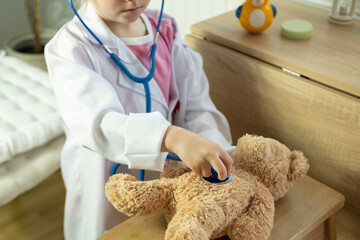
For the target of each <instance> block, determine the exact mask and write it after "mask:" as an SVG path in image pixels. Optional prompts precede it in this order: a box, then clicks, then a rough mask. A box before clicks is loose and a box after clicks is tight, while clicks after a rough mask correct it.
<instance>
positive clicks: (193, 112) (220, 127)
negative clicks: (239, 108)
mask: <svg viewBox="0 0 360 240" xmlns="http://www.w3.org/2000/svg"><path fill="white" fill-rule="evenodd" d="M173 56H174V59H173V64H174V68H175V76H176V78H177V79H183V80H184V81H186V83H185V88H186V90H185V91H186V92H187V96H186V101H187V102H186V104H183V105H185V106H186V109H185V114H184V115H185V121H184V127H185V128H186V129H189V130H191V131H193V132H196V133H198V134H199V135H202V136H204V137H206V138H208V139H210V140H212V141H214V142H216V143H218V144H219V145H220V146H222V147H223V148H224V149H225V150H227V151H228V152H229V153H231V152H232V151H233V150H234V146H231V143H232V139H231V134H230V128H229V124H228V122H227V120H226V118H225V117H224V115H223V114H222V113H221V112H220V111H218V110H217V109H216V107H215V105H214V103H213V102H212V100H211V99H210V95H209V83H208V80H207V77H206V75H205V73H204V71H203V61H202V57H201V56H200V54H198V53H197V52H195V51H193V50H191V49H190V48H188V47H187V46H186V44H185V43H184V42H183V41H182V39H181V37H180V36H177V37H176V39H175V43H174V46H173ZM184 69H186V71H184Z"/></svg>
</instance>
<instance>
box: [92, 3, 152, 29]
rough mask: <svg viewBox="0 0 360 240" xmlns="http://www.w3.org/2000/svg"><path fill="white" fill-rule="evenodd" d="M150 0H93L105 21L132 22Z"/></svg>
mask: <svg viewBox="0 0 360 240" xmlns="http://www.w3.org/2000/svg"><path fill="white" fill-rule="evenodd" d="M149 2H150V0H92V3H93V4H94V6H95V8H96V10H97V13H98V14H99V15H100V17H101V18H103V19H104V20H105V21H108V22H113V23H125V24H126V23H132V22H134V21H136V20H137V19H138V18H139V16H140V14H141V13H142V12H143V11H144V10H145V9H146V7H147V6H148V4H149Z"/></svg>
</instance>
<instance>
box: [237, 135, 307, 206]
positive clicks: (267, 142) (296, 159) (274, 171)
mask: <svg viewBox="0 0 360 240" xmlns="http://www.w3.org/2000/svg"><path fill="white" fill-rule="evenodd" d="M232 158H233V160H234V165H233V170H232V172H233V173H234V174H236V172H237V171H242V170H244V171H246V172H249V173H250V174H252V175H254V176H255V177H256V178H257V179H258V180H259V181H260V182H262V183H263V184H264V185H265V186H266V187H267V188H268V189H269V191H270V193H271V194H272V195H273V197H274V199H275V200H276V199H278V198H280V197H283V196H284V195H285V193H286V192H287V191H288V190H289V189H290V188H291V187H292V186H293V185H294V183H295V181H296V180H297V179H299V178H301V177H303V176H304V175H306V173H307V171H308V169H309V164H308V160H307V159H306V158H305V157H304V155H303V153H302V152H300V151H290V150H289V149H288V148H287V147H286V146H285V145H284V144H282V143H280V142H278V141H276V140H274V139H270V138H264V137H261V136H253V135H245V136H243V137H241V138H239V140H238V143H237V148H236V150H235V151H234V152H233V154H232Z"/></svg>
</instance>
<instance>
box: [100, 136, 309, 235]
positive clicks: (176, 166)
mask: <svg viewBox="0 0 360 240" xmlns="http://www.w3.org/2000/svg"><path fill="white" fill-rule="evenodd" d="M232 157H233V160H234V165H233V169H232V177H231V180H230V181H229V182H227V183H223V184H212V183H208V182H206V181H204V180H203V179H202V178H201V177H200V176H198V175H196V174H195V173H193V172H190V171H189V170H188V169H187V168H186V166H185V165H184V164H183V163H182V162H176V161H169V162H166V165H165V168H164V173H163V174H162V178H161V179H158V180H153V181H147V182H139V181H137V180H136V179H135V178H134V177H132V176H130V175H126V174H117V175H114V176H112V177H111V178H110V179H109V181H108V183H107V184H106V190H105V192H106V196H107V197H108V199H109V201H110V202H111V203H112V204H113V205H114V207H115V208H116V209H118V210H119V211H121V212H123V213H125V214H127V215H129V216H138V215H146V214H151V213H155V212H158V211H160V210H162V209H165V210H166V220H167V221H168V228H167V230H166V235H165V239H166V240H170V239H171V240H177V239H178V240H190V239H191V240H208V239H214V238H217V237H221V236H224V235H226V234H228V236H229V237H230V239H232V240H237V239H239V240H240V239H241V240H244V239H249V240H253V239H257V240H261V239H268V237H269V236H270V232H271V229H272V227H273V219H274V211H275V207H274V201H275V200H276V199H278V198H280V197H282V196H284V194H285V193H286V192H287V191H288V189H289V188H290V187H292V186H293V184H294V182H295V181H296V180H298V179H299V178H301V177H302V176H304V175H305V174H306V173H307V170H308V168H309V164H308V162H307V159H306V158H305V157H304V156H303V154H302V153H301V152H299V151H293V152H291V151H290V150H289V149H288V148H287V147H286V146H285V145H283V144H281V143H279V142H278V141H276V140H274V139H270V138H264V137H259V136H251V135H245V136H243V137H242V138H240V139H239V140H238V144H237V148H236V150H235V152H234V153H233V154H232Z"/></svg>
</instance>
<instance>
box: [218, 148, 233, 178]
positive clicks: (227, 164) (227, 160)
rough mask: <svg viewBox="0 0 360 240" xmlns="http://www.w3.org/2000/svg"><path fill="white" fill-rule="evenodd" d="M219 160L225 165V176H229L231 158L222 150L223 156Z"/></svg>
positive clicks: (231, 163)
mask: <svg viewBox="0 0 360 240" xmlns="http://www.w3.org/2000/svg"><path fill="white" fill-rule="evenodd" d="M220 159H221V160H222V162H223V163H224V165H225V168H226V170H227V176H229V175H230V173H231V168H232V165H233V159H232V157H231V156H230V154H229V153H228V152H226V151H225V150H224V152H223V154H222V155H221V156H220Z"/></svg>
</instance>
